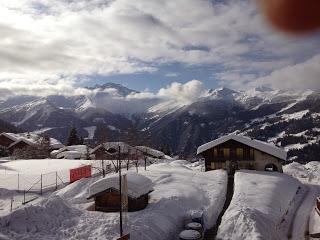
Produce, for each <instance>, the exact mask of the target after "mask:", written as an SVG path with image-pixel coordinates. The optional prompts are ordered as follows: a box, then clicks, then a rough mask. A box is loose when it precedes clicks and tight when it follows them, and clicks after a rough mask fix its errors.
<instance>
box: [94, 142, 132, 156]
mask: <svg viewBox="0 0 320 240" xmlns="http://www.w3.org/2000/svg"><path fill="white" fill-rule="evenodd" d="M101 147H104V149H105V150H107V149H110V148H114V149H115V150H117V151H118V149H119V147H120V152H121V153H125V154H128V153H130V152H132V151H133V150H134V148H133V147H131V146H130V145H129V144H127V143H125V142H105V143H102V144H100V145H98V146H96V147H95V148H94V149H93V150H92V151H91V153H95V151H97V150H98V149H99V148H101Z"/></svg>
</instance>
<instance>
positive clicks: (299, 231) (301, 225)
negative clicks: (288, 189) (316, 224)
mask: <svg viewBox="0 0 320 240" xmlns="http://www.w3.org/2000/svg"><path fill="white" fill-rule="evenodd" d="M305 186H306V187H307V188H308V192H307V193H306V196H305V198H304V199H303V201H302V203H301V205H300V206H299V208H298V209H297V212H296V214H295V218H294V220H293V225H292V234H291V236H292V237H291V238H290V239H292V240H302V239H309V238H308V232H309V217H310V214H311V212H312V209H313V208H314V201H315V199H316V197H317V196H318V195H319V193H320V187H319V186H317V185H311V184H305Z"/></svg>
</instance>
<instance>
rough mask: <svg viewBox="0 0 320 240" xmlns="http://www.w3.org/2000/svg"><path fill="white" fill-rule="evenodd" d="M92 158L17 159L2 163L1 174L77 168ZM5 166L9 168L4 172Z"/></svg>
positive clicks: (42, 172) (0, 166)
mask: <svg viewBox="0 0 320 240" xmlns="http://www.w3.org/2000/svg"><path fill="white" fill-rule="evenodd" d="M91 163H92V161H91V160H69V159H68V160H67V159H34V160H32V159H30V160H15V161H10V162H6V163H1V164H0V174H17V173H18V172H19V173H20V174H45V173H50V172H53V171H61V170H66V169H72V168H77V167H80V166H83V165H88V164H91ZM3 168H7V170H6V172H4V170H3Z"/></svg>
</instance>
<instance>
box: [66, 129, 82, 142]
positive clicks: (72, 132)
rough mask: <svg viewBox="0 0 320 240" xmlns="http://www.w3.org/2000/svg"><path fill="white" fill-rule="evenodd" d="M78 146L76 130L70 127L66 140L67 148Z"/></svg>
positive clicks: (78, 140) (78, 139)
mask: <svg viewBox="0 0 320 240" xmlns="http://www.w3.org/2000/svg"><path fill="white" fill-rule="evenodd" d="M78 144H80V138H79V137H78V132H77V129H76V128H75V127H74V126H72V127H71V129H70V132H69V136H68V139H67V146H72V145H78Z"/></svg>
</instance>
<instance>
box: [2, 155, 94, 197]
mask: <svg viewBox="0 0 320 240" xmlns="http://www.w3.org/2000/svg"><path fill="white" fill-rule="evenodd" d="M89 164H95V162H94V161H91V160H66V159H37V160H15V161H8V162H5V163H0V188H6V189H10V190H27V189H29V188H31V187H32V190H35V191H37V190H39V189H40V187H41V186H40V182H41V177H42V187H43V188H46V187H50V186H53V185H55V184H56V175H57V182H58V185H60V184H62V183H67V182H69V180H70V179H69V175H70V173H69V170H70V169H72V168H77V167H80V166H84V165H89ZM97 164H99V163H97ZM41 175H42V176H41Z"/></svg>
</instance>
